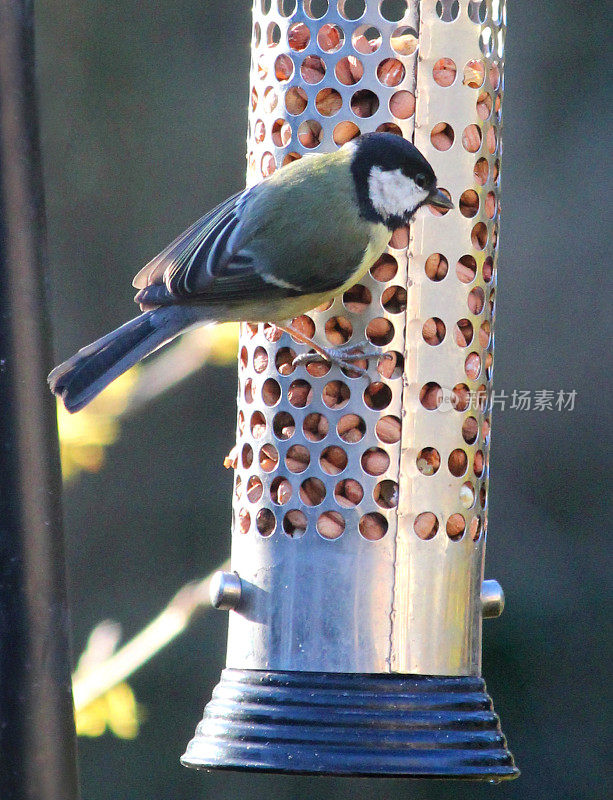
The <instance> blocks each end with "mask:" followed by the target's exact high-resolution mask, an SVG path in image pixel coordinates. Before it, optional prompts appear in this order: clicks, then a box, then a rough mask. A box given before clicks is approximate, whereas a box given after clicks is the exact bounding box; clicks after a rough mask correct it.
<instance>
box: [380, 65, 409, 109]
mask: <svg viewBox="0 0 613 800" xmlns="http://www.w3.org/2000/svg"><path fill="white" fill-rule="evenodd" d="M405 72H406V71H405V68H404V65H403V63H402V62H401V61H399V60H398V59H397V58H386V59H384V60H383V61H382V62H381V63H380V64H379V66H378V67H377V78H379V80H380V81H381V83H382V84H383V85H384V86H398V84H399V83H401V82H402V80H403V78H404V76H405ZM409 116H410V115H409Z"/></svg>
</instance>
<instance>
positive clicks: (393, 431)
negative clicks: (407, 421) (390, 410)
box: [375, 416, 401, 444]
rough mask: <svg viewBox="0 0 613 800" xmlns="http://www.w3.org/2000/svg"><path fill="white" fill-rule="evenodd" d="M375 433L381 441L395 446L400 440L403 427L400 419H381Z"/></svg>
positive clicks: (388, 417) (387, 417) (389, 417)
mask: <svg viewBox="0 0 613 800" xmlns="http://www.w3.org/2000/svg"><path fill="white" fill-rule="evenodd" d="M375 433H376V434H377V438H378V439H379V441H381V442H384V443H385V444H394V443H395V442H397V441H399V440H400V433H401V425H400V420H399V419H398V417H392V416H385V417H381V419H380V420H378V422H377V424H376V425H375Z"/></svg>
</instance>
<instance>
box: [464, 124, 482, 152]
mask: <svg viewBox="0 0 613 800" xmlns="http://www.w3.org/2000/svg"><path fill="white" fill-rule="evenodd" d="M462 146H463V147H464V149H465V150H467V151H468V152H469V153H476V152H477V150H478V149H479V148H480V147H481V131H480V130H479V128H478V127H477V126H476V125H474V124H473V125H467V127H466V128H464V131H463V133H462Z"/></svg>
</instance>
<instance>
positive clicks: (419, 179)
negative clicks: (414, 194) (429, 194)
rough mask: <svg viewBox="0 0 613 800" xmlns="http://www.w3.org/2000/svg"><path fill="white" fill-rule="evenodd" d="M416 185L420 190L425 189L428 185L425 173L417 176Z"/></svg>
mask: <svg viewBox="0 0 613 800" xmlns="http://www.w3.org/2000/svg"><path fill="white" fill-rule="evenodd" d="M415 183H416V184H417V185H418V186H419V188H420V189H423V188H424V187H425V185H426V176H425V175H424V173H423V172H420V173H419V175H416V176H415Z"/></svg>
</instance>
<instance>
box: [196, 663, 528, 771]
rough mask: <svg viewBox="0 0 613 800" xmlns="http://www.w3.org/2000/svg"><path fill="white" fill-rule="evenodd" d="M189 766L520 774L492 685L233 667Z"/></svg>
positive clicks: (469, 680)
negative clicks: (492, 695)
mask: <svg viewBox="0 0 613 800" xmlns="http://www.w3.org/2000/svg"><path fill="white" fill-rule="evenodd" d="M181 763H182V764H184V765H185V766H186V767H193V768H195V769H207V770H208V769H235V770H257V771H266V772H285V773H302V774H311V775H359V776H370V777H377V776H378V777H393V776H396V777H403V776H404V777H408V778H468V779H472V780H485V781H491V782H498V781H501V780H505V779H508V778H515V777H517V776H518V775H519V770H518V769H517V768H516V766H515V763H514V761H513V756H512V755H511V753H510V752H509V751H508V750H507V744H506V740H505V737H504V736H503V734H502V731H501V730H500V722H499V719H498V716H497V715H496V714H495V713H494V709H493V707H492V701H491V699H490V697H489V696H488V695H487V693H486V690H485V683H484V681H483V680H482V679H481V678H475V677H444V676H436V675H433V676H430V675H398V674H367V675H363V674H357V673H353V674H352V673H330V672H266V671H259V670H237V669H225V670H224V671H223V672H222V675H221V681H220V682H219V684H218V685H217V687H216V688H215V691H214V692H213V698H212V700H211V702H210V703H209V704H208V705H207V706H206V708H205V710H204V718H203V720H202V722H200V724H199V725H198V728H197V729H196V734H195V736H194V738H193V739H192V740H191V742H190V743H189V745H188V746H187V752H186V753H185V755H184V756H183V758H182V759H181Z"/></svg>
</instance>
